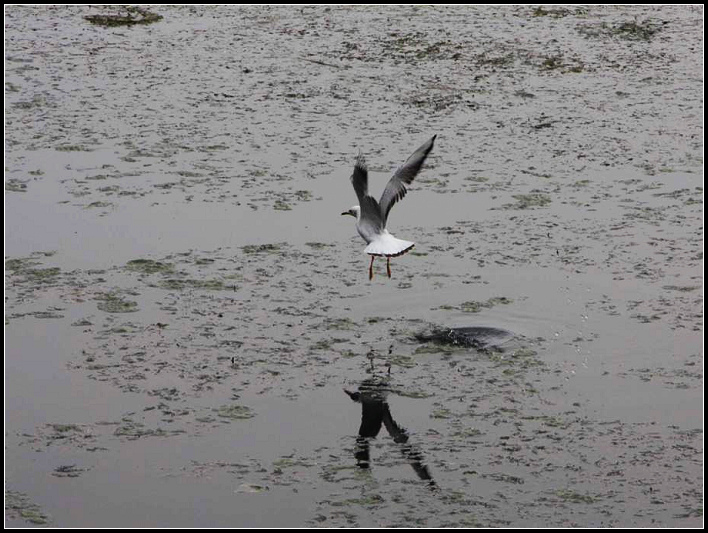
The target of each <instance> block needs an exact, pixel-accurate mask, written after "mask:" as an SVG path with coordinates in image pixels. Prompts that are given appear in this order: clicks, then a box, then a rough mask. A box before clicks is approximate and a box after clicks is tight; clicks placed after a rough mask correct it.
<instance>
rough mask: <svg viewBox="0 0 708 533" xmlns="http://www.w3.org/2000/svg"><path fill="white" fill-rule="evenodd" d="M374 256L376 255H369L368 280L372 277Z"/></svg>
mask: <svg viewBox="0 0 708 533" xmlns="http://www.w3.org/2000/svg"><path fill="white" fill-rule="evenodd" d="M374 257H376V256H373V255H372V256H371V263H370V264H369V281H371V280H372V279H374Z"/></svg>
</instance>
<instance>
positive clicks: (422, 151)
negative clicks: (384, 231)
mask: <svg viewBox="0 0 708 533" xmlns="http://www.w3.org/2000/svg"><path fill="white" fill-rule="evenodd" d="M436 137H437V135H433V136H432V137H431V138H430V139H428V140H427V141H426V142H425V144H423V146H421V147H420V148H418V149H417V150H416V151H415V152H413V154H412V155H411V156H410V157H409V158H408V159H407V160H406V162H405V163H403V165H402V166H401V167H400V168H399V169H398V170H396V173H395V174H394V175H393V177H392V178H391V179H390V180H389V181H388V184H386V188H385V189H384V192H383V194H382V195H381V200H380V201H379V205H380V206H381V217H382V219H383V223H384V224H386V220H387V219H388V213H389V211H391V208H392V207H393V204H395V203H396V202H398V201H399V200H400V199H401V198H403V197H404V196H405V195H406V193H407V192H408V190H407V189H406V185H410V183H411V182H412V181H413V178H415V177H416V176H417V175H418V172H419V171H420V169H421V167H422V166H423V163H425V159H426V158H427V157H428V154H429V153H430V151H431V150H432V149H433V143H435V138H436Z"/></svg>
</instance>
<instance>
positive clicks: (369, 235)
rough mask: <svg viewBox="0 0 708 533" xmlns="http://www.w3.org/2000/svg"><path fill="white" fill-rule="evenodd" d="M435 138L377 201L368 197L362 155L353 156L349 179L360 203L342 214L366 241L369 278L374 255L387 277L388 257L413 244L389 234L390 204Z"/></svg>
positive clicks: (401, 194) (398, 196)
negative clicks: (383, 261) (381, 260)
mask: <svg viewBox="0 0 708 533" xmlns="http://www.w3.org/2000/svg"><path fill="white" fill-rule="evenodd" d="M436 137H437V135H433V136H432V137H431V138H430V139H428V140H427V141H426V142H425V143H424V144H423V146H421V147H420V148H418V149H417V150H416V151H415V152H413V155H411V156H410V157H409V158H408V159H407V160H406V162H405V163H403V165H402V166H401V167H400V168H399V169H398V170H396V172H395V173H394V174H393V176H392V177H391V179H390V180H389V181H388V183H387V184H386V188H385V189H384V191H383V194H382V195H381V199H380V200H379V201H378V202H377V201H376V199H375V198H374V197H373V196H369V175H368V170H367V168H366V161H365V160H364V156H363V155H361V154H359V155H358V156H357V158H356V162H355V164H354V172H353V173H352V177H351V182H352V185H353V186H354V191H355V192H356V196H357V198H358V199H359V205H355V206H354V207H352V208H351V209H349V210H348V211H345V212H344V213H342V215H351V216H353V217H354V218H356V229H357V231H358V232H359V235H361V237H362V238H363V239H364V240H365V241H366V243H367V244H368V246H367V247H366V248H365V249H364V252H366V253H367V254H369V255H370V256H371V263H370V264H369V280H371V279H373V277H374V258H376V257H385V258H386V272H387V273H388V277H389V278H390V277H391V258H392V257H398V256H399V255H403V254H405V253H406V252H408V251H410V250H411V249H412V248H413V246H415V243H412V242H410V241H404V240H401V239H397V238H396V237H394V236H393V235H391V234H390V233H389V232H388V230H387V229H386V221H387V220H388V214H389V212H390V211H391V208H392V207H393V205H394V204H395V203H396V202H398V201H399V200H401V199H402V198H403V197H404V196H405V195H406V193H407V192H408V191H407V189H406V185H410V184H411V182H412V181H413V179H414V178H415V177H416V176H417V175H418V172H420V169H421V167H422V166H423V163H424V162H425V159H426V158H427V157H428V154H429V153H430V151H431V150H432V149H433V143H434V142H435V138H436Z"/></svg>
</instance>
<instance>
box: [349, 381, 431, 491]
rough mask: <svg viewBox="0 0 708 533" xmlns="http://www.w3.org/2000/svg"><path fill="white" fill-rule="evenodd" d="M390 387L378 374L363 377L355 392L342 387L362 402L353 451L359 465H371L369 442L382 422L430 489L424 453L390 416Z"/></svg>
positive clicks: (368, 466) (367, 466)
mask: <svg viewBox="0 0 708 533" xmlns="http://www.w3.org/2000/svg"><path fill="white" fill-rule="evenodd" d="M389 371H390V369H389ZM390 390H391V389H390V387H389V379H388V378H380V377H373V378H369V379H366V380H364V381H363V382H362V383H361V385H359V388H358V390H357V391H356V392H351V391H348V390H346V389H344V392H346V393H347V395H348V396H349V397H350V398H351V399H352V400H354V401H355V402H357V403H360V404H361V426H360V427H359V436H358V437H357V439H356V450H355V452H354V456H355V457H356V461H357V464H358V465H359V467H361V468H366V469H368V468H370V467H371V459H370V446H369V444H370V442H371V440H372V439H374V438H376V436H377V435H378V434H379V431H381V426H382V425H383V426H384V427H385V428H386V431H388V434H389V435H390V436H391V438H392V439H393V441H394V442H395V443H396V444H398V445H399V446H400V449H401V453H402V454H403V457H405V458H406V460H407V461H408V462H409V463H410V465H411V466H412V467H413V470H415V473H416V474H417V475H418V477H419V478H420V479H421V480H423V481H426V482H427V483H428V485H429V486H430V487H431V488H435V487H436V484H435V481H434V480H433V476H432V475H431V474H430V470H428V467H427V465H426V464H425V462H424V460H423V454H422V453H421V451H420V450H419V449H418V447H417V446H415V445H413V444H410V443H409V442H408V439H409V435H408V432H407V431H406V429H405V428H403V427H401V426H399V425H398V424H397V423H396V421H395V420H394V419H393V416H392V415H391V410H390V408H389V406H388V402H387V400H386V396H387V395H388V393H389V392H390Z"/></svg>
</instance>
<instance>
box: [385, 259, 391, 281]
mask: <svg viewBox="0 0 708 533" xmlns="http://www.w3.org/2000/svg"><path fill="white" fill-rule="evenodd" d="M386 272H388V277H389V278H390V277H391V258H390V257H387V258H386Z"/></svg>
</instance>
